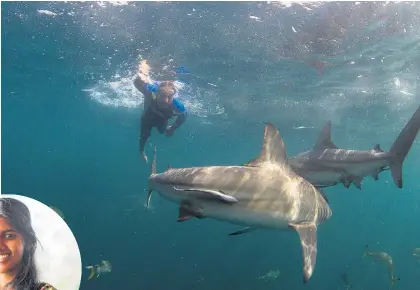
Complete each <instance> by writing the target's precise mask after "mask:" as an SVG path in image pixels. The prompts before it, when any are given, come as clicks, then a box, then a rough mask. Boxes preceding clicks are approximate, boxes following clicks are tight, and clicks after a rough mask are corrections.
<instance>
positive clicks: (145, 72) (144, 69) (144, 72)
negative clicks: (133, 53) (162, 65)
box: [137, 60, 150, 82]
mask: <svg viewBox="0 0 420 290" xmlns="http://www.w3.org/2000/svg"><path fill="white" fill-rule="evenodd" d="M149 72H150V66H149V64H148V63H147V60H142V61H140V63H139V66H138V68H137V75H138V76H139V78H140V79H142V80H143V81H145V82H148V81H149Z"/></svg>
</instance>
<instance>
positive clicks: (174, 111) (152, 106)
mask: <svg viewBox="0 0 420 290" xmlns="http://www.w3.org/2000/svg"><path fill="white" fill-rule="evenodd" d="M134 84H135V85H136V80H135V81H134ZM156 86H157V85H156V84H155V85H145V86H144V87H142V88H141V90H140V88H139V86H138V84H137V85H136V87H137V89H139V91H140V92H142V93H143V95H144V111H143V114H142V116H141V120H140V152H143V151H144V146H145V144H146V142H147V139H148V138H149V137H150V134H151V132H152V129H153V127H156V128H157V130H158V132H159V133H160V134H163V133H165V130H166V128H167V126H168V121H169V119H171V118H172V117H174V116H177V119H176V121H175V122H174V124H173V125H172V127H173V129H176V128H178V127H179V126H181V125H182V124H183V123H184V122H185V120H186V118H187V111H186V109H185V107H184V105H183V104H182V103H181V102H180V101H179V100H177V99H175V98H174V99H173V101H172V105H171V106H170V107H169V108H166V109H160V108H158V106H157V102H156V95H155V94H154V92H153V90H154V89H156Z"/></svg>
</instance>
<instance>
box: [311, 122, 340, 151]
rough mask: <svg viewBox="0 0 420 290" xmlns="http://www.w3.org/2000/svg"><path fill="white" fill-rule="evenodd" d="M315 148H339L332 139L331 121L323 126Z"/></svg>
mask: <svg viewBox="0 0 420 290" xmlns="http://www.w3.org/2000/svg"><path fill="white" fill-rule="evenodd" d="M314 149H315V150H316V149H338V147H337V146H335V144H334V143H333V142H332V141H331V121H328V122H327V124H325V126H324V128H322V131H321V134H319V136H318V140H317V141H316V143H315V146H314Z"/></svg>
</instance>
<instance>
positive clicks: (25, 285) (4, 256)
mask: <svg viewBox="0 0 420 290" xmlns="http://www.w3.org/2000/svg"><path fill="white" fill-rule="evenodd" d="M81 279H82V259H81V256H80V250H79V246H78V244H77V241H76V239H75V237H74V235H73V233H72V231H71V230H70V228H69V227H68V226H67V224H66V222H65V221H64V220H63V219H62V218H61V217H60V215H59V213H57V210H54V209H52V208H50V207H48V206H47V205H45V204H43V203H41V202H39V201H37V200H34V199H32V198H29V197H26V196H22V195H15V194H1V195H0V289H31V290H32V289H33V290H49V289H51V290H53V289H56V290H78V289H79V287H80V282H81ZM6 286H8V287H6Z"/></svg>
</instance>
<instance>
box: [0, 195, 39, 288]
mask: <svg viewBox="0 0 420 290" xmlns="http://www.w3.org/2000/svg"><path fill="white" fill-rule="evenodd" d="M0 217H3V218H5V219H6V220H7V221H8V223H9V224H10V225H11V226H12V227H13V228H14V229H15V230H16V231H17V232H19V233H20V234H21V235H22V236H23V241H24V249H23V256H22V261H21V265H20V266H21V267H20V269H19V271H18V273H17V275H16V277H15V278H14V279H13V281H12V282H10V283H9V284H8V285H6V287H5V290H6V289H10V288H15V289H16V290H32V289H35V288H36V287H37V285H38V283H39V281H38V271H37V269H36V265H35V250H36V248H37V241H38V239H37V238H36V235H35V231H34V229H33V228H32V223H31V214H30V212H29V209H28V208H27V207H26V205H25V204H23V203H22V202H21V201H19V200H17V199H14V198H0Z"/></svg>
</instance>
